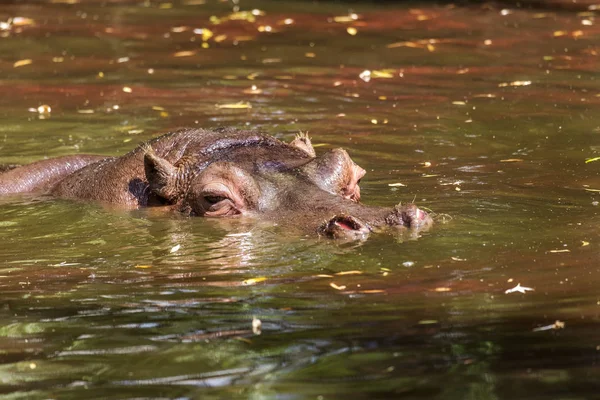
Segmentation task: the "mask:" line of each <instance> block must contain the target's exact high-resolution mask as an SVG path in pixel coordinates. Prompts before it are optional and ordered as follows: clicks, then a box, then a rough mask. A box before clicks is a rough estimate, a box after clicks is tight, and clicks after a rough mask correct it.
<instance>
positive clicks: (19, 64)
mask: <svg viewBox="0 0 600 400" xmlns="http://www.w3.org/2000/svg"><path fill="white" fill-rule="evenodd" d="M32 62H33V60H31V59H29V58H26V59H24V60H19V61H16V62H15V63H14V64H13V67H14V68H19V67H23V66H25V65H29V64H31V63H32Z"/></svg>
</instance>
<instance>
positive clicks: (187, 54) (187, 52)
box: [173, 50, 196, 57]
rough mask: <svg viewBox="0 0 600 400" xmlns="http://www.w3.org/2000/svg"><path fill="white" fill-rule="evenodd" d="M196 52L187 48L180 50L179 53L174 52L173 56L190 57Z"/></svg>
mask: <svg viewBox="0 0 600 400" xmlns="http://www.w3.org/2000/svg"><path fill="white" fill-rule="evenodd" d="M194 54H196V52H195V51H192V50H185V51H178V52H177V53H175V54H173V57H190V56H193V55H194Z"/></svg>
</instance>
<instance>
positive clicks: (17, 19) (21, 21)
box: [12, 17, 35, 26]
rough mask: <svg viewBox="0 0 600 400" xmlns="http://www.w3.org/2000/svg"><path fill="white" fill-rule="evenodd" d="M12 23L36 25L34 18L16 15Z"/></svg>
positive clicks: (15, 24)
mask: <svg viewBox="0 0 600 400" xmlns="http://www.w3.org/2000/svg"><path fill="white" fill-rule="evenodd" d="M12 24H13V25H14V26H27V25H34V24H35V21H34V20H32V19H31V18H27V17H14V18H13V19H12Z"/></svg>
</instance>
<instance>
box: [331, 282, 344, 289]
mask: <svg viewBox="0 0 600 400" xmlns="http://www.w3.org/2000/svg"><path fill="white" fill-rule="evenodd" d="M329 286H331V287H332V288H334V289H335V290H344V289H346V285H342V286H338V285H336V284H335V283H333V282H331V283H330V284H329Z"/></svg>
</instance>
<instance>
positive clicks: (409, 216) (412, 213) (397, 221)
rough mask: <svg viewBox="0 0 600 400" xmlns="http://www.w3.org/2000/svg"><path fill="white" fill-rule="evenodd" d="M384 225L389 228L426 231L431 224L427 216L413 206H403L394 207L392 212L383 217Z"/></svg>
mask: <svg viewBox="0 0 600 400" xmlns="http://www.w3.org/2000/svg"><path fill="white" fill-rule="evenodd" d="M385 223H386V225H389V226H397V225H400V226H404V227H406V228H410V229H418V230H422V229H427V228H429V227H430V226H431V225H432V224H433V220H432V219H431V217H430V216H429V214H428V213H427V212H425V211H423V210H421V209H420V208H418V207H417V206H416V205H414V204H405V205H400V204H398V205H397V206H395V207H394V209H393V210H392V212H391V213H390V214H389V215H388V216H387V217H385Z"/></svg>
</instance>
